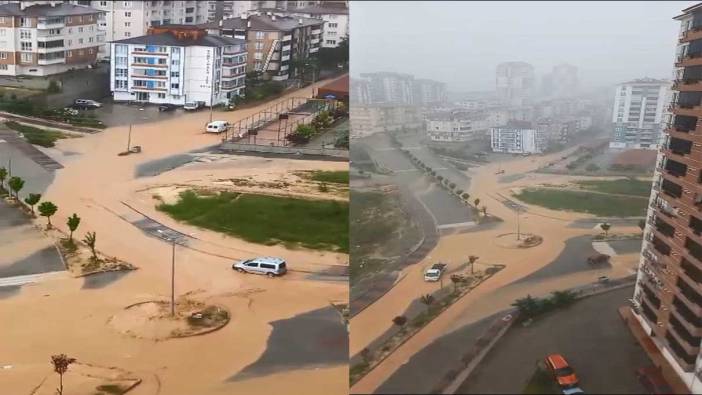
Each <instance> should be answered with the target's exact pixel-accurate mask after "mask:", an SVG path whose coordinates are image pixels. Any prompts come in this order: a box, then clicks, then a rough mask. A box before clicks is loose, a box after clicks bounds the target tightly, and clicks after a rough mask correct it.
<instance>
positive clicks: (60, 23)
mask: <svg viewBox="0 0 702 395" xmlns="http://www.w3.org/2000/svg"><path fill="white" fill-rule="evenodd" d="M62 27H66V22H65V21H64V20H63V18H60V19H44V20H42V19H39V20H38V21H37V29H40V30H43V29H60V28H62Z"/></svg>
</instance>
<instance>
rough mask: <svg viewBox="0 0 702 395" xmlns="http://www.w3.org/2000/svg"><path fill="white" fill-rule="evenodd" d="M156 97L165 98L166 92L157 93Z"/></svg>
mask: <svg viewBox="0 0 702 395" xmlns="http://www.w3.org/2000/svg"><path fill="white" fill-rule="evenodd" d="M158 98H159V99H165V98H166V94H165V93H159V94H158Z"/></svg>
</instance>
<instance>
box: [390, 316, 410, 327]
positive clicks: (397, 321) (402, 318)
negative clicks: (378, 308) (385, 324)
mask: <svg viewBox="0 0 702 395" xmlns="http://www.w3.org/2000/svg"><path fill="white" fill-rule="evenodd" d="M392 323H393V324H395V325H397V326H399V327H400V328H402V327H403V326H405V324H406V323H407V317H405V316H404V315H398V316H397V317H395V318H393V319H392Z"/></svg>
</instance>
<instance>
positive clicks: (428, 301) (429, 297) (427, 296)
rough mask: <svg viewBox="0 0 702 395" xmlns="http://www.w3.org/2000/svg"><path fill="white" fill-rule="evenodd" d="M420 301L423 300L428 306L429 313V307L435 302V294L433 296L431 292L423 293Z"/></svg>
mask: <svg viewBox="0 0 702 395" xmlns="http://www.w3.org/2000/svg"><path fill="white" fill-rule="evenodd" d="M420 301H421V302H422V304H424V305H425V306H427V313H429V309H430V308H431V305H432V304H434V296H432V295H431V294H425V295H422V297H421V298H420Z"/></svg>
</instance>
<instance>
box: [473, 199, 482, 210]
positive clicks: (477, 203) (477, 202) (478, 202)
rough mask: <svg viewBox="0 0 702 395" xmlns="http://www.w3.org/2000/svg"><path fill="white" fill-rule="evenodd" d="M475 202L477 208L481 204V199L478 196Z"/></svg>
mask: <svg viewBox="0 0 702 395" xmlns="http://www.w3.org/2000/svg"><path fill="white" fill-rule="evenodd" d="M473 203H475V207H476V208H477V207H478V205H479V204H480V199H477V198H476V199H475V200H473Z"/></svg>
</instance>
